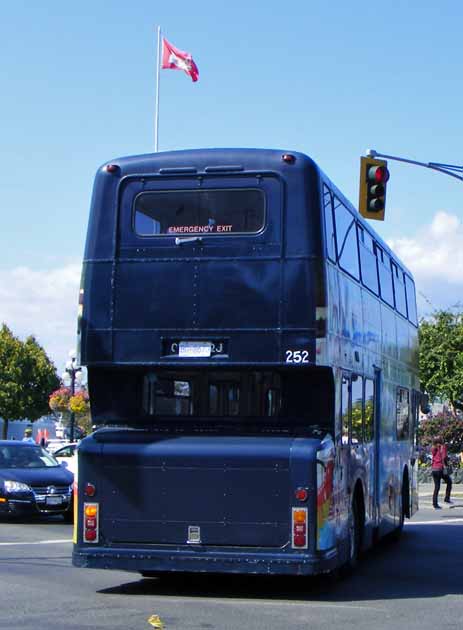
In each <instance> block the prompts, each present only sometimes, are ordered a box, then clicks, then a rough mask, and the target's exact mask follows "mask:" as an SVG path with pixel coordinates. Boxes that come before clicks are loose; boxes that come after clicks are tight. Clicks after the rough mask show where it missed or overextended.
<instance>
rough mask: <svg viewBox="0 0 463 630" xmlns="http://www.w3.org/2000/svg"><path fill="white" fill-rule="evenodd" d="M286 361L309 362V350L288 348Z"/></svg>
mask: <svg viewBox="0 0 463 630" xmlns="http://www.w3.org/2000/svg"><path fill="white" fill-rule="evenodd" d="M286 363H309V353H308V351H307V350H286Z"/></svg>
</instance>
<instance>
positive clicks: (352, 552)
mask: <svg viewBox="0 0 463 630" xmlns="http://www.w3.org/2000/svg"><path fill="white" fill-rule="evenodd" d="M361 524H362V519H361V514H360V505H359V501H358V500H357V495H356V494H355V495H354V496H353V498H352V505H351V510H350V515H349V532H348V546H349V552H348V557H347V562H346V563H345V565H344V567H343V572H344V573H351V572H352V571H353V570H354V569H355V568H356V566H357V564H358V561H359V556H360V543H361V539H362V532H361V526H362V525H361Z"/></svg>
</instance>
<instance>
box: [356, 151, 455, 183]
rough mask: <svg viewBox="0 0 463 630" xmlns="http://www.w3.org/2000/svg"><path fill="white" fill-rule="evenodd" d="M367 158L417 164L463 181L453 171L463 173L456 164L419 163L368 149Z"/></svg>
mask: <svg viewBox="0 0 463 630" xmlns="http://www.w3.org/2000/svg"><path fill="white" fill-rule="evenodd" d="M366 154H367V157H372V158H375V157H379V158H385V159H386V160H395V161H396V162H405V163H406V164H415V165H416V166H423V167H424V168H430V169H432V170H433V171H438V172H439V173H444V174H445V175H449V176H450V177H454V178H455V179H459V180H460V181H463V176H462V175H457V174H456V173H453V172H452V171H460V172H463V166H457V165H454V164H440V163H439V162H417V161H416V160H409V159H407V158H403V157H398V156H396V155H386V153H378V151H375V149H368V151H367V152H366Z"/></svg>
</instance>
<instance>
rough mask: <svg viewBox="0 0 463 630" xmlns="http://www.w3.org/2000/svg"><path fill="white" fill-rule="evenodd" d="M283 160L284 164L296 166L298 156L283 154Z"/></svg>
mask: <svg viewBox="0 0 463 630" xmlns="http://www.w3.org/2000/svg"><path fill="white" fill-rule="evenodd" d="M281 159H282V160H283V162H286V164H294V163H295V161H296V156H295V155H293V154H292V153H283V155H282V156H281Z"/></svg>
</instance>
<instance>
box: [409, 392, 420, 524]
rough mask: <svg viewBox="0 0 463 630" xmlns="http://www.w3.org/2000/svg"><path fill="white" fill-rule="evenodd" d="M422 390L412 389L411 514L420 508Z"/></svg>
mask: <svg viewBox="0 0 463 630" xmlns="http://www.w3.org/2000/svg"><path fill="white" fill-rule="evenodd" d="M420 401H421V392H418V391H416V390H413V391H412V417H411V427H410V475H409V476H410V516H413V514H415V512H416V511H417V510H418V444H417V431H418V420H419V410H420Z"/></svg>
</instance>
